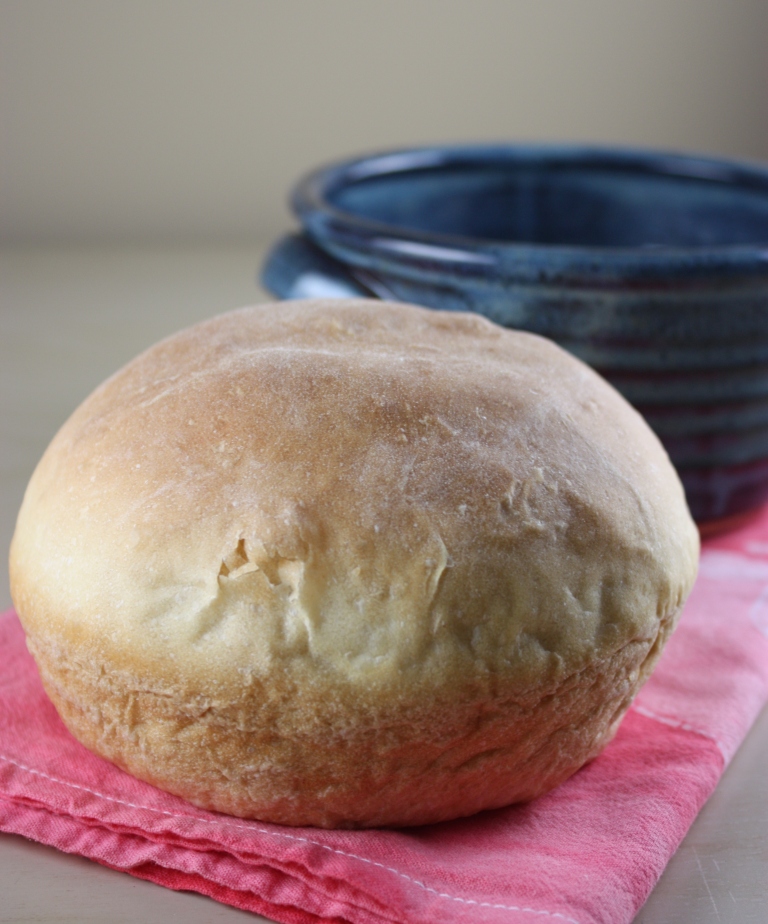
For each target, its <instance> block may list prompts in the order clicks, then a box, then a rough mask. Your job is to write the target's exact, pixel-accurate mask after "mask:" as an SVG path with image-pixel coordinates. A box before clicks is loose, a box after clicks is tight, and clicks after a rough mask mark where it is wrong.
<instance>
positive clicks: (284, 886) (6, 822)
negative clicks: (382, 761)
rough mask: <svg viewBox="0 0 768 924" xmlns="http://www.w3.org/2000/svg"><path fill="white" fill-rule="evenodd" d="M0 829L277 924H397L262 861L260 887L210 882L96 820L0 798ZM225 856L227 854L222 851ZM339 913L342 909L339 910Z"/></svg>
mask: <svg viewBox="0 0 768 924" xmlns="http://www.w3.org/2000/svg"><path fill="white" fill-rule="evenodd" d="M0 830H2V831H4V832H6V833H9V834H14V835H18V836H21V837H24V838H26V839H27V840H32V841H36V842H38V843H40V844H45V845H47V846H49V847H54V848H55V849H57V850H60V851H61V852H62V853H68V854H73V855H75V856H81V857H85V858H86V859H88V860H92V861H94V862H95V863H98V864H99V865H101V866H106V867H108V868H109V869H113V870H115V871H116V872H120V873H128V874H129V875H131V876H135V877H136V878H139V879H145V880H148V881H151V882H155V883H156V884H158V885H161V886H164V887H166V888H170V889H172V890H174V891H188V892H197V893H200V894H202V895H206V896H208V897H209V898H212V899H215V900H216V901H219V902H221V903H223V904H227V905H231V906H232V907H235V908H239V909H241V910H243V911H250V912H254V913H257V914H262V915H264V916H266V917H268V918H270V919H271V920H274V921H278V922H280V924H318V922H323V924H336V922H339V924H401V919H400V918H397V917H393V916H391V915H386V914H379V913H376V912H375V911H374V910H372V909H369V908H363V907H360V906H359V905H357V904H356V903H353V902H352V901H350V897H347V898H345V900H344V902H343V903H342V902H340V901H339V900H338V899H331V900H330V901H329V898H328V896H326V895H324V894H322V893H320V892H317V891H315V890H313V889H312V888H311V887H309V886H308V885H307V884H306V883H304V882H302V881H301V880H296V879H291V880H290V881H287V880H288V876H287V875H286V874H285V873H283V872H279V873H278V872H276V871H275V870H274V869H272V868H269V867H267V866H266V865H263V866H262V867H261V868H260V869H259V870H254V869H253V868H249V870H248V873H249V875H250V876H251V877H256V878H259V879H260V880H261V883H260V885H261V888H260V889H259V890H258V891H255V890H254V889H239V888H237V887H236V886H234V885H232V884H227V883H225V882H220V881H216V880H215V879H213V878H209V877H208V876H206V875H205V874H204V873H202V872H201V871H196V870H185V869H179V868H178V866H172V865H167V864H168V861H169V860H170V861H171V862H172V861H173V859H174V855H175V854H177V853H178V851H186V850H187V848H184V847H173V846H171V845H164V844H162V843H159V842H154V841H149V840H147V839H144V838H141V836H140V835H128V834H121V833H117V832H114V831H111V830H109V829H108V828H105V827H103V826H101V825H99V824H98V823H95V824H91V825H89V824H87V823H84V822H82V821H81V820H80V819H74V818H72V817H71V816H67V815H58V814H56V813H55V812H52V811H50V810H49V809H47V808H45V807H44V806H36V805H30V804H23V805H22V804H20V803H17V802H15V801H14V800H9V799H6V798H4V797H3V796H0ZM126 841H132V842H133V843H132V847H133V851H132V853H133V854H134V855H136V860H135V861H134V862H132V863H131V864H125V863H120V862H116V861H115V860H114V859H112V858H114V857H115V856H116V855H118V854H120V853H124V852H125V846H126V843H125V842H126ZM201 859H202V861H203V862H202V863H201V864H200V865H201V866H209V867H210V866H212V865H213V866H215V865H216V862H215V861H216V858H215V857H214V856H213V855H212V853H211V852H207V853H203V854H201ZM227 859H228V860H229V859H230V857H229V855H227ZM340 912H344V913H343V914H342V913H340Z"/></svg>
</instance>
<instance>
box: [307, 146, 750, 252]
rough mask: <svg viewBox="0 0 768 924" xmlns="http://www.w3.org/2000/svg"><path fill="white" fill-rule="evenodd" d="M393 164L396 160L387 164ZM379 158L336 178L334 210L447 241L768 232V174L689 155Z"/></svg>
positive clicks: (566, 241) (616, 239)
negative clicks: (419, 160) (412, 162)
mask: <svg viewBox="0 0 768 924" xmlns="http://www.w3.org/2000/svg"><path fill="white" fill-rule="evenodd" d="M389 163H390V164H391V161H390V162H389ZM397 163H398V165H399V166H398V168H397V169H391V168H390V167H389V166H388V161H387V159H386V158H382V159H381V161H380V166H377V162H376V159H372V160H371V161H368V162H367V164H366V169H365V170H359V169H358V170H352V171H350V172H348V173H346V174H340V175H337V177H336V181H335V182H332V183H330V184H329V185H328V186H327V187H326V189H325V196H326V201H327V203H328V204H329V205H330V206H331V207H332V208H334V209H338V210H340V211H341V212H344V213H347V214H348V215H352V216H356V217H358V218H361V219H363V220H365V221H373V222H376V223H381V224H384V225H388V226H390V227H400V228H403V229H409V230H413V231H417V232H422V233H425V234H429V235H435V236H437V237H440V238H445V237H446V236H447V237H462V238H473V239H475V240H478V239H479V240H486V241H493V242H517V243H528V244H542V245H560V246H572V247H600V248H605V247H616V248H636V247H642V248H653V247H684V248H688V247H693V248H701V247H722V246H730V245H749V244H761V243H764V242H767V241H768V171H764V170H761V169H759V168H755V169H754V170H750V169H748V168H745V169H734V168H732V167H730V166H728V165H727V164H725V163H721V162H717V161H706V160H704V161H702V160H699V159H694V158H685V157H662V156H656V157H654V156H652V155H648V156H647V157H644V158H643V157H638V158H635V159H633V158H631V157H621V156H614V157H611V156H609V155H601V154H592V155H590V154H583V155H574V156H568V155H567V154H557V153H550V154H549V155H546V154H545V155H541V154H539V155H537V154H536V153H535V152H531V154H530V155H528V156H526V155H525V154H524V153H523V154H521V153H520V152H519V150H518V152H517V153H515V154H514V155H510V156H506V157H505V156H503V155H502V154H499V155H497V156H493V155H491V156H486V157H482V158H480V157H478V158H475V159H473V158H472V157H471V156H467V155H461V156H457V157H455V158H450V157H447V158H446V159H445V160H444V162H442V163H433V164H429V165H428V166H423V165H419V164H418V163H417V164H416V165H415V166H413V167H409V165H408V158H407V156H404V157H403V158H401V160H400V161H398V162H397Z"/></svg>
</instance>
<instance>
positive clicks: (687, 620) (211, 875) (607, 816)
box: [0, 512, 768, 924]
mask: <svg viewBox="0 0 768 924" xmlns="http://www.w3.org/2000/svg"><path fill="white" fill-rule="evenodd" d="M766 698H768V512H766V513H765V514H764V515H763V516H762V517H761V518H759V519H758V520H755V521H753V522H752V523H751V524H750V525H749V526H746V527H744V528H742V529H740V530H739V531H738V532H735V533H732V534H730V535H729V536H727V537H725V538H722V539H719V540H714V541H710V542H708V543H706V544H705V547H704V551H703V555H702V563H701V572H700V576H699V579H698V582H697V584H696V587H695V589H694V591H693V594H692V596H691V599H690V601H689V603H688V605H687V607H686V610H685V613H684V614H683V617H682V619H681V623H680V626H679V628H678V630H677V631H676V633H675V634H674V636H673V638H672V640H671V641H670V643H669V645H668V647H667V650H666V651H665V653H664V656H663V658H662V660H661V662H660V664H659V666H658V668H657V670H656V672H655V673H654V675H653V677H652V678H651V680H650V681H649V682H648V684H647V685H646V686H645V688H644V689H643V691H642V692H641V694H640V696H639V697H638V699H637V701H636V703H635V705H634V706H633V707H632V709H631V710H630V712H629V713H628V715H627V717H626V718H625V720H624V722H623V724H622V726H621V729H620V731H619V733H618V735H617V737H616V738H615V740H614V741H613V743H612V744H611V745H610V746H609V747H608V749H607V750H606V751H605V752H604V753H603V754H602V755H601V756H600V757H599V758H598V759H597V760H595V761H593V762H592V763H591V764H590V765H589V766H587V767H585V768H584V769H582V770H581V771H580V772H579V773H577V774H576V775H575V776H574V777H572V778H571V779H570V780H569V781H568V782H567V783H565V784H564V785H563V786H561V787H560V788H559V789H557V790H556V791H555V792H553V793H551V794H550V795H548V796H545V797H544V798H542V799H539V800H538V801H536V802H534V803H532V804H529V805H524V806H513V807H511V808H507V809H503V810H499V811H494V812H485V813H483V814H480V815H477V816H475V817H473V818H469V819H465V820H463V821H457V822H451V823H448V824H441V825H433V826H430V827H424V828H417V829H409V830H377V831H363V832H349V831H346V832H345V831H320V830H315V829H309V828H303V829H301V828H281V827H278V826H276V825H269V824H263V823H260V822H250V821H243V820H241V819H237V818H231V817H228V816H224V815H217V814H213V813H211V812H205V811H201V810H200V809H196V808H194V807H193V806H191V805H188V804H187V803H185V802H183V801H182V800H181V799H177V798H175V797H173V796H169V795H166V794H165V793H162V792H160V791H159V790H157V789H154V788H153V787H151V786H148V785H146V784H145V783H140V782H138V781H137V780H134V779H132V778H131V777H129V776H127V775H126V774H125V773H122V772H121V771H120V770H117V769H116V768H115V767H113V766H111V765H110V764H108V763H106V762H105V761H102V760H100V759H99V758H97V757H94V756H92V755H91V754H89V753H88V752H87V751H86V750H85V749H84V748H83V747H81V746H80V745H79V744H78V743H77V742H76V741H75V740H74V739H73V738H72V737H70V735H69V734H68V733H67V731H66V730H65V728H64V726H63V725H62V724H61V722H60V721H59V719H58V717H57V715H56V713H55V712H54V710H53V707H52V706H51V705H50V703H49V702H48V700H47V699H46V697H45V694H44V693H43V691H42V688H41V686H40V682H39V679H38V676H37V672H36V670H35V667H34V664H33V662H32V660H31V658H30V657H29V656H28V654H27V653H26V649H25V646H24V639H23V634H22V631H21V627H20V626H19V623H18V620H17V618H16V616H15V615H14V614H13V613H12V612H9V613H6V614H4V616H2V617H0V829H2V830H4V831H9V832H16V833H18V834H22V835H25V836H26V837H29V838H32V839H34V840H37V841H41V842H42V843H45V844H52V845H53V846H55V847H58V848H59V849H60V850H64V851H68V852H71V853H78V854H81V855H82V856H85V857H90V858H91V859H93V860H96V861H97V862H98V863H103V864H104V865H106V866H110V867H113V868H114V869H119V870H124V871H125V872H128V873H131V874H132V875H134V876H138V877H141V878H144V879H150V880H152V881H154V882H158V883H161V884H162V885H165V886H168V887H169V888H171V889H190V890H194V891H197V892H202V893H204V894H206V895H209V896H212V897H213V898H215V899H217V900H219V901H221V902H226V903H228V904H231V905H234V906H236V907H238V908H243V909H247V910H251V911H257V912H260V913H262V914H264V915H266V916H267V917H269V918H272V919H274V920H276V921H280V922H286V924H309V922H319V921H323V922H336V924H341V922H352V924H374V922H377V924H379V922H413V924H422V922H423V924H427V922H428V924H434V922H435V921H441V922H478V921H482V922H490V924H496V922H499V924H501V922H505V924H513V922H514V924H517V922H520V924H531V922H533V921H539V922H542V921H551V922H552V924H563V922H569V924H597V922H600V924H622V922H629V921H631V920H632V918H633V917H634V915H635V913H636V912H637V910H638V908H639V907H640V906H641V905H642V903H643V901H644V900H645V898H646V897H647V895H648V893H649V892H650V890H651V888H652V887H653V885H654V883H655V882H656V880H657V879H658V877H659V876H660V874H661V872H662V870H663V869H664V866H665V864H666V863H667V861H668V859H669V857H670V856H671V854H672V853H673V852H674V850H675V848H676V847H677V845H678V844H679V842H680V840H681V839H682V837H683V835H684V834H685V832H686V831H687V829H688V827H689V826H690V824H691V822H692V821H693V819H694V817H695V815H696V813H697V811H698V810H699V808H700V807H701V805H702V804H703V803H704V801H705V800H706V799H707V797H708V796H709V795H710V793H711V792H712V790H713V789H714V787H715V785H716V783H717V781H718V779H719V777H720V775H721V774H722V772H723V769H724V767H725V766H726V765H727V763H728V761H729V760H730V758H731V757H732V755H733V753H734V752H735V750H736V748H737V747H738V746H739V743H740V742H741V740H742V739H743V737H744V735H745V734H746V732H747V730H748V729H749V727H750V725H751V724H752V722H753V721H754V719H755V718H756V716H757V714H758V712H759V710H760V708H761V707H762V705H763V704H764V703H765V701H766Z"/></svg>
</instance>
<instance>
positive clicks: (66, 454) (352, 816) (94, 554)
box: [11, 300, 698, 827]
mask: <svg viewBox="0 0 768 924" xmlns="http://www.w3.org/2000/svg"><path fill="white" fill-rule="evenodd" d="M697 556H698V538H697V532H696V529H695V527H694V525H693V523H692V521H691V519H690V516H689V514H688V511H687V508H686V505H685V501H684V498H683V492H682V489H681V486H680V484H679V481H678V479H677V477H676V475H675V473H674V471H673V469H672V467H671V465H670V463H669V461H668V459H667V457H666V455H665V454H664V451H663V450H662V448H661V447H660V444H659V443H658V441H657V439H656V438H655V437H654V436H653V434H652V433H651V431H650V430H649V429H648V427H647V426H646V425H645V423H644V422H643V421H642V419H641V418H640V416H639V415H638V414H637V413H636V412H635V411H634V410H632V409H631V408H630V407H629V405H628V404H627V403H626V402H625V401H624V400H623V399H622V398H621V397H620V396H619V395H618V394H617V393H616V392H614V391H613V390H612V389H611V388H610V386H608V385H607V384H606V383H605V382H604V381H603V380H602V379H600V378H599V377H598V375H597V374H595V373H594V372H592V371H591V370H590V369H588V368H587V367H586V366H585V365H583V364H582V363H581V362H579V361H578V360H576V359H574V358H572V357H571V356H569V355H568V354H566V353H565V352H564V351H562V350H561V349H560V348H558V347H556V346H555V345H553V344H552V343H550V342H548V341H546V340H544V339H542V338H539V337H537V336H535V335H531V334H523V333H516V332H512V331H508V330H503V329H502V328H500V327H497V326H495V325H494V324H492V323H490V322H488V321H486V320H484V319H482V318H480V317H477V316H475V315H466V314H455V313H444V312H439V311H430V310H426V309H421V308H415V307H411V306H405V305H395V304H387V303H381V302H367V301H362V300H361V301H354V300H351V301H335V302H334V301H312V302H291V303H286V304H280V305H270V306H263V307H257V308H247V309H243V310H240V311H235V312H232V313H229V314H225V315H222V316H219V317H217V318H214V319H213V320H211V321H208V322H206V323H203V324H201V325H198V326H196V327H193V328H191V329H189V330H187V331H183V332H181V333H180V334H178V335H176V336H174V337H171V338H170V339H168V340H165V341H164V342H162V343H160V344H158V345H156V346H155V347H153V348H151V349H150V350H149V351H147V352H146V353H144V354H143V355H141V356H139V357H138V358H137V359H136V360H134V361H133V362H131V363H130V364H129V365H128V366H126V367H125V368H124V369H122V370H121V371H120V372H118V373H117V374H116V375H114V376H113V377H112V378H111V379H109V380H108V381H106V382H105V383H104V384H103V385H102V386H101V387H100V388H98V389H97V390H96V391H95V392H94V393H93V394H92V395H91V397H90V398H88V399H87V400H86V401H85V403H84V404H83V405H82V406H81V407H80V408H79V409H78V410H77V411H75V413H74V414H73V415H72V417H71V418H70V420H69V421H68V422H67V423H66V424H65V425H64V426H63V428H62V429H61V431H60V432H59V433H58V435H57V436H56V437H55V439H54V440H53V442H52V443H51V445H50V447H49V448H48V450H47V452H46V453H45V455H44V457H43V459H42V460H41V462H40V464H39V465H38V467H37V470H36V471H35V473H34V475H33V477H32V480H31V482H30V485H29V488H28V490H27V493H26V496H25V499H24V503H23V506H22V509H21V512H20V514H19V520H18V525H17V529H16V534H15V536H14V540H13V544H12V550H11V581H12V592H13V598H14V602H15V605H16V608H17V610H18V613H19V616H20V618H21V620H22V622H23V624H24V627H25V630H26V632H27V637H28V644H29V648H30V650H31V651H32V653H33V655H34V657H35V659H36V661H37V664H38V666H39V669H40V674H41V676H42V679H43V683H44V684H45V687H46V690H47V691H48V693H49V695H50V697H51V699H52V701H53V702H54V704H55V705H56V708H57V709H58V710H59V712H60V714H61V716H62V718H63V719H64V721H65V722H66V724H67V725H68V727H69V728H70V730H71V731H72V732H73V734H74V735H76V736H77V737H78V738H79V739H80V740H81V741H82V742H83V743H84V744H85V745H86V746H87V747H88V748H90V749H91V750H93V751H95V752H96V753H98V754H100V755H102V756H104V757H106V758H107V759H109V760H111V761H113V762H114V763H116V764H118V765H119V766H121V767H123V768H125V769H126V770H128V771H129V772H130V773H132V774H134V775H135V776H137V777H140V778H142V779H145V780H148V781H149V782H151V783H154V784H155V785H157V786H159V787H161V788H163V789H166V790H169V791H171V792H173V793H176V794H178V795H180V796H182V797H184V798H186V799H188V800H190V801H191V802H193V803H196V804H198V805H201V806H204V807H207V808H211V809H216V810H220V811H223V812H227V813H231V814H234V815H240V816H244V817H251V818H257V819H262V820H267V821H273V822H278V823H283V824H290V825H304V824H307V825H319V826H350V827H357V826H371V825H410V824H420V823H426V822H435V821H440V820H444V819H449V818H454V817H458V816H463V815H468V814H471V813H473V812H476V811H478V810H480V809H486V808H492V807H497V806H502V805H506V804H509V803H512V802H515V801H519V800H529V799H532V798H534V797H536V796H538V795H540V794H542V793H544V792H546V791H547V790H549V789H550V788H552V787H554V786H555V785H557V784H558V783H560V782H562V781H563V780H564V779H566V778H567V777H568V776H569V775H570V774H572V773H573V772H574V771H575V770H577V769H578V768H579V767H581V766H582V765H583V764H584V763H585V762H586V761H588V760H590V759H591V758H592V757H594V756H595V755H596V754H597V753H598V752H599V751H600V750H601V749H602V748H603V747H604V746H605V744H606V743H607V742H608V741H609V740H610V738H611V736H612V735H613V734H614V732H615V730H616V727H617V725H618V722H619V721H620V719H621V717H622V715H623V713H624V712H625V711H626V709H627V708H628V706H629V704H630V701H631V700H632V697H633V696H634V695H635V693H636V692H637V690H638V688H639V687H640V685H641V684H642V683H643V681H644V680H645V678H646V677H647V676H648V674H649V673H650V671H651V669H652V667H653V664H654V663H655V661H656V659H657V658H658V655H659V653H660V651H661V648H662V646H663V644H664V642H665V640H666V638H667V636H668V635H669V633H670V631H671V630H672V628H673V626H674V623H675V620H676V618H677V615H678V613H679V612H680V609H681V607H682V604H683V601H684V599H685V597H686V595H687V594H688V592H689V590H690V588H691V585H692V582H693V580H694V576H695V572H696V563H697Z"/></svg>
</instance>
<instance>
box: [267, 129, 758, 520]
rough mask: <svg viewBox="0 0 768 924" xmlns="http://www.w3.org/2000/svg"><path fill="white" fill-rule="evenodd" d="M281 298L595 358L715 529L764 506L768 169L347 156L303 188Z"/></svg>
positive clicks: (643, 157) (476, 153)
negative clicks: (465, 317) (425, 311)
mask: <svg viewBox="0 0 768 924" xmlns="http://www.w3.org/2000/svg"><path fill="white" fill-rule="evenodd" d="M292 205H293V209H294V211H295V213H296V215H297V216H298V218H299V220H300V222H301V225H302V232H301V233H300V234H294V235H290V236H288V237H286V238H284V239H283V240H282V241H280V242H278V243H277V245H276V246H275V247H274V248H273V250H272V252H271V253H270V255H269V257H268V259H267V262H266V264H265V267H264V270H263V281H264V284H265V286H266V287H267V288H268V289H269V290H270V291H271V292H272V293H274V294H275V295H277V296H279V297H281V298H305V297H315V296H341V297H344V296H359V295H364V296H368V297H370V296H372V295H373V296H377V297H380V298H388V299H394V300H399V301H408V302H414V303H416V304H422V305H426V306H428V307H434V308H442V309H448V310H455V311H477V312H480V313H481V314H483V315H485V316H486V317H488V318H491V319H492V320H493V321H496V322H497V323H499V324H502V325H504V326H506V327H514V328H520V329H523V330H529V331H534V332H535V333H538V334H542V335H544V336H546V337H550V338H552V339H553V340H556V341H557V342H558V343H560V344H561V345H562V346H563V347H565V348H566V349H568V350H570V351H571V352H572V353H575V354H576V355H577V356H579V357H581V358H582V359H584V360H585V361H586V362H588V363H590V364H591V365H592V366H594V367H595V368H596V369H597V370H598V371H599V372H600V373H601V374H602V375H604V376H605V377H606V378H607V379H608V380H609V381H610V382H612V383H613V385H614V386H615V387H616V388H618V389H619V391H621V392H622V393H623V394H624V395H625V397H626V398H627V399H628V400H629V401H631V402H632V403H633V404H634V405H635V406H636V407H637V408H638V409H639V410H640V411H641V413H643V414H644V415H645V417H646V418H647V420H648V421H649V423H650V424H651V426H652V427H653V428H654V429H655V430H656V432H657V433H658V435H659V437H660V438H661V440H662V442H663V443H664V444H665V446H666V448H667V450H668V452H669V454H670V457H671V458H672V461H673V462H674V463H675V465H676V466H677V468H678V471H679V473H680V475H681V477H682V480H683V483H684V485H685V487H686V491H687V495H688V501H689V504H690V507H691V510H692V512H693V514H694V516H695V517H696V519H697V520H698V521H699V522H700V523H707V522H711V521H717V520H722V519H723V518H728V517H732V516H735V515H739V514H743V513H745V512H746V511H749V510H752V509H754V508H756V507H758V506H760V505H761V504H763V503H764V502H765V501H766V500H768V167H765V166H760V165H749V164H743V163H737V162H733V161H727V160H721V159H714V158H706V157H698V156H686V155H675V154H664V153H658V152H646V151H630V150H614V149H603V148H594V147H547V146H545V147H542V146H536V147H521V146H511V145H495V146H469V147H439V148H423V149H416V150H410V151H399V152H395V153H387V154H380V155H376V156H371V157H364V158H359V159H356V160H349V161H345V162H342V163H338V164H335V165H332V166H329V167H326V168H324V169H321V170H318V171H316V172H315V173H313V174H311V175H310V176H308V177H307V178H306V179H304V180H302V181H301V182H300V183H299V184H298V186H297V187H296V188H295V190H294V192H293V197H292Z"/></svg>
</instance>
